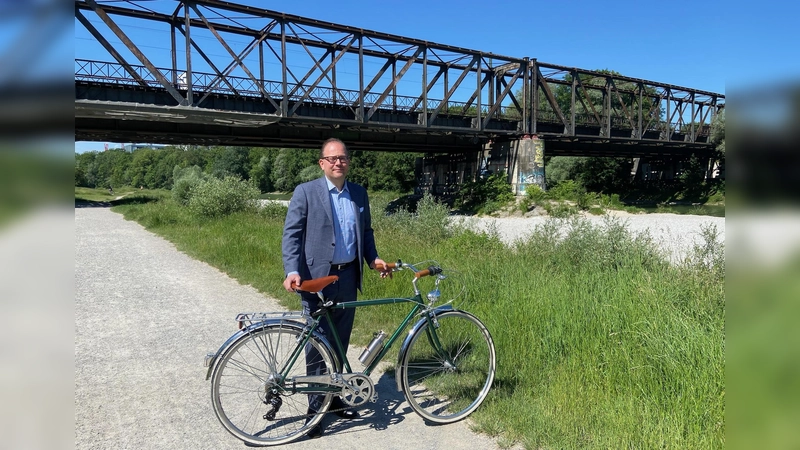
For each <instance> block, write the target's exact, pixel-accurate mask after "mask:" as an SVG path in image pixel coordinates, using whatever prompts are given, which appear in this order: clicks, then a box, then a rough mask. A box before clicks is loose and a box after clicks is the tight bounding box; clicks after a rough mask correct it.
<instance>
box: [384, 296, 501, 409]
mask: <svg viewBox="0 0 800 450" xmlns="http://www.w3.org/2000/svg"><path fill="white" fill-rule="evenodd" d="M435 317H436V323H438V328H435V330H431V329H430V322H426V323H424V324H423V325H422V326H421V327H420V328H419V329H418V330H417V332H416V334H415V335H414V336H413V338H411V341H410V342H409V344H408V346H407V348H406V349H405V351H404V354H403V355H402V357H401V363H400V376H401V386H402V389H403V394H404V395H405V397H406V400H407V401H408V403H409V405H411V408H412V409H413V410H414V411H415V412H416V413H417V414H419V415H420V416H422V417H423V418H424V419H425V420H427V421H429V422H432V423H435V424H446V423H452V422H457V421H459V420H461V419H464V418H465V417H467V416H468V415H470V414H471V413H472V412H473V411H475V409H477V408H478V407H479V406H480V405H481V403H483V401H484V399H486V396H487V395H488V394H489V389H490V388H491V386H492V383H493V381H494V376H495V369H496V367H495V349H494V342H493V341H492V336H491V334H489V330H488V329H487V328H486V326H485V325H484V324H483V323H482V322H481V321H480V320H478V318H476V317H475V316H473V315H472V314H469V313H467V312H464V311H460V310H450V311H445V312H442V313H439V314H437V315H436V316H435ZM437 340H438V342H439V343H440V344H441V349H442V351H443V352H444V353H442V352H441V351H439V350H437V347H439V346H438V345H435V342H436V341H437Z"/></svg>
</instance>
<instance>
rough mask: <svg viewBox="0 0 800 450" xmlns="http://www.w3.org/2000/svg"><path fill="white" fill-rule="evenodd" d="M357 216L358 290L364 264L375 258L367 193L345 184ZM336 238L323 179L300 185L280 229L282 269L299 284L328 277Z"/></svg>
mask: <svg viewBox="0 0 800 450" xmlns="http://www.w3.org/2000/svg"><path fill="white" fill-rule="evenodd" d="M347 188H348V190H349V191H350V198H351V199H352V202H353V210H354V211H355V214H356V239H357V241H358V242H357V245H356V247H357V252H358V255H357V256H356V259H357V261H356V262H357V264H356V266H357V267H358V270H359V279H358V288H359V290H361V281H362V280H363V278H364V277H363V275H362V274H363V270H362V269H363V267H362V266H363V263H364V262H366V263H367V264H369V263H371V262H372V261H374V260H375V258H377V257H378V251H377V250H376V248H375V237H374V234H373V231H372V219H371V215H370V210H369V200H368V198H367V191H366V189H364V188H363V187H361V186H359V185H357V184H355V183H350V182H349V181H348V182H347ZM334 243H335V238H334V233H333V212H332V211H331V199H330V194H329V193H328V185H327V183H326V182H325V177H324V176H323V177H321V178H318V179H316V180H313V181H309V182H308V183H303V184H301V185H299V186H297V188H296V189H295V190H294V194H293V195H292V200H291V201H290V202H289V212H288V213H287V214H286V222H285V223H284V226H283V242H282V246H281V247H282V251H283V269H284V272H285V273H287V274H288V273H290V272H298V273H299V274H300V278H301V279H302V280H308V279H312V278H319V277H324V276H326V275H328V272H329V271H330V268H331V262H332V260H333V250H334V245H335V244H334Z"/></svg>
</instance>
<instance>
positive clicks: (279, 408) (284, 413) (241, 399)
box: [211, 323, 335, 445]
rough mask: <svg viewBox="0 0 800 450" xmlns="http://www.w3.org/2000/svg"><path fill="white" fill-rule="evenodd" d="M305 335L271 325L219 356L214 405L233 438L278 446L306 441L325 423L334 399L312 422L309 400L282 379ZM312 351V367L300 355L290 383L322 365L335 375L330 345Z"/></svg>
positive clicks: (314, 345)
mask: <svg viewBox="0 0 800 450" xmlns="http://www.w3.org/2000/svg"><path fill="white" fill-rule="evenodd" d="M301 334H302V328H301V327H300V326H297V325H293V324H286V323H282V324H275V325H267V326H265V327H264V328H261V329H258V330H254V331H252V332H250V333H248V334H245V335H243V336H242V337H241V338H239V339H237V340H236V341H235V342H234V343H233V344H231V345H230V346H229V347H228V349H227V350H225V352H224V353H222V354H221V355H219V356H218V362H217V364H216V367H215V368H214V371H213V373H212V376H211V399H212V403H213V405H214V412H215V413H216V415H217V418H218V419H219V421H220V423H222V426H224V427H225V429H226V430H228V432H230V433H231V434H233V435H234V436H236V437H237V438H239V439H241V440H242V441H244V442H246V443H249V444H253V445H278V444H285V443H287V442H291V441H293V440H295V439H297V438H299V437H301V436H303V435H304V434H305V433H306V432H308V431H309V430H310V429H311V428H313V427H314V426H315V425H316V424H318V423H319V422H320V421H321V420H322V418H323V416H324V413H325V411H327V409H328V407H329V406H330V402H331V399H332V395H330V394H329V395H325V396H324V397H323V400H322V406H321V407H320V408H319V409H318V412H317V414H315V415H312V416H309V415H308V395H306V394H291V393H290V392H287V391H285V390H283V389H282V388H283V386H282V380H280V377H279V375H280V374H279V372H280V371H281V370H283V368H284V366H285V365H286V364H287V363H288V361H289V359H290V357H291V355H292V353H293V352H294V351H295V349H296V348H297V345H298V342H300V336H301ZM308 345H310V346H311V347H312V348H313V349H314V350H316V353H315V354H316V356H315V357H314V358H313V361H312V360H309V358H308V357H307V353H308V352H306V351H301V352H300V356H299V357H298V359H297V360H296V361H295V363H294V364H293V365H292V368H291V370H290V372H289V373H288V377H290V378H291V377H295V376H304V375H306V367H307V366H308V365H309V364H317V366H316V367H320V365H321V367H323V368H324V370H325V371H327V372H326V373H333V372H334V371H335V363H334V359H333V356H332V353H331V351H330V349H329V348H328V346H327V345H325V344H323V343H322V342H320V341H318V340H316V339H313V338H312V339H310V340H309V343H308ZM307 419H308V422H306V420H307Z"/></svg>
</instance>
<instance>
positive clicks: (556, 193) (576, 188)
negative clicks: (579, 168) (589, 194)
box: [547, 180, 585, 200]
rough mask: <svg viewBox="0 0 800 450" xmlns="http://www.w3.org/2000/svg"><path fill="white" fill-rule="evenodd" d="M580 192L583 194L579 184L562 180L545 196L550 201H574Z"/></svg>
mask: <svg viewBox="0 0 800 450" xmlns="http://www.w3.org/2000/svg"><path fill="white" fill-rule="evenodd" d="M580 192H585V190H584V189H583V186H581V184H580V183H578V182H577V181H574V180H564V181H562V182H560V183H558V184H557V185H555V186H554V187H553V188H551V189H550V190H549V191H547V195H548V197H549V198H551V199H552V200H576V199H577V196H578V194H579V193H580Z"/></svg>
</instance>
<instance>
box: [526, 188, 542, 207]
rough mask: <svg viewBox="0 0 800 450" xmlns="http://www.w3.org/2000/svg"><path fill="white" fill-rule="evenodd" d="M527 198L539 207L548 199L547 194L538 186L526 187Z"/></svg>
mask: <svg viewBox="0 0 800 450" xmlns="http://www.w3.org/2000/svg"><path fill="white" fill-rule="evenodd" d="M525 198H526V199H529V200H530V201H531V202H532V203H533V204H534V205H539V204H541V202H542V201H544V200H545V199H546V198H547V193H546V192H545V191H544V189H542V187H541V186H539V185H538V184H529V185H527V186H525Z"/></svg>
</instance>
